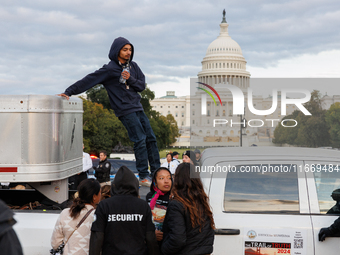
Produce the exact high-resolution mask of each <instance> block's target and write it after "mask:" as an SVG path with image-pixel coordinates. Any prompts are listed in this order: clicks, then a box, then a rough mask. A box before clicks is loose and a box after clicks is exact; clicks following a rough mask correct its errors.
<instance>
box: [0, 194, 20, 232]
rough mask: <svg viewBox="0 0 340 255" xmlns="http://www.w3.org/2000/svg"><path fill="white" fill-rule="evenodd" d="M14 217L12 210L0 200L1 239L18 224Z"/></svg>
mask: <svg viewBox="0 0 340 255" xmlns="http://www.w3.org/2000/svg"><path fill="white" fill-rule="evenodd" d="M13 215H14V214H13V212H12V210H11V209H9V208H8V206H7V205H6V204H5V203H4V202H3V201H2V200H0V237H1V236H2V235H3V234H4V233H5V232H6V231H8V229H10V228H11V227H12V226H13V225H14V224H15V223H16V221H15V220H14V219H13Z"/></svg>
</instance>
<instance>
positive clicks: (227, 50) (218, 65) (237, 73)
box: [198, 11, 250, 89]
mask: <svg viewBox="0 0 340 255" xmlns="http://www.w3.org/2000/svg"><path fill="white" fill-rule="evenodd" d="M228 27H229V24H228V23H227V21H226V19H225V11H223V19H222V22H221V24H220V34H219V36H218V37H217V38H216V39H215V40H214V41H213V42H212V43H210V45H209V47H208V49H207V51H206V54H205V57H204V58H203V61H202V71H201V72H199V73H198V79H199V82H203V83H206V84H209V85H211V86H215V85H216V84H232V85H236V86H238V87H240V88H241V89H247V88H248V87H249V77H250V73H249V72H248V71H247V70H246V64H247V61H246V60H245V58H244V57H243V54H242V49H241V47H240V45H239V44H238V43H237V42H236V41H234V40H233V39H232V38H231V37H230V35H229V33H228Z"/></svg>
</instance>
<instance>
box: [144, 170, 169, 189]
mask: <svg viewBox="0 0 340 255" xmlns="http://www.w3.org/2000/svg"><path fill="white" fill-rule="evenodd" d="M160 170H166V171H168V172H169V173H170V176H171V188H172V185H173V183H174V182H173V180H172V174H171V172H170V170H169V169H167V168H166V167H160V168H158V169H157V170H156V171H155V172H153V174H152V183H151V185H150V191H152V192H156V191H155V189H154V185H155V184H156V176H157V172H158V171H160Z"/></svg>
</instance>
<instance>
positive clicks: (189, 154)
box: [182, 150, 198, 166]
mask: <svg viewBox="0 0 340 255" xmlns="http://www.w3.org/2000/svg"><path fill="white" fill-rule="evenodd" d="M184 155H186V156H188V157H189V158H190V160H191V161H192V163H193V164H194V165H195V166H198V162H197V160H196V154H195V153H194V152H193V151H190V150H187V151H185V152H184V153H183V155H182V158H184Z"/></svg>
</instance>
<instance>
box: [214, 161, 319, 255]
mask: <svg viewBox="0 0 340 255" xmlns="http://www.w3.org/2000/svg"><path fill="white" fill-rule="evenodd" d="M302 163H303V162H301V161H291V162H289V163H287V162H286V161H276V160H275V161H261V162H260V161H244V160H243V161H234V162H223V161H222V162H219V163H216V164H215V165H214V173H213V174H212V178H211V184H210V190H209V198H210V203H211V206H212V208H213V213H214V219H215V225H216V231H215V233H216V235H215V242H214V254H228V255H241V254H242V255H243V254H245V255H250V254H258V255H260V254H267V255H274V254H285V253H286V254H299V255H307V254H308V255H310V254H313V253H314V247H313V237H312V226H311V218H310V215H309V204H308V196H307V186H306V181H305V176H304V173H300V172H299V171H297V169H298V166H299V165H301V164H302Z"/></svg>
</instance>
